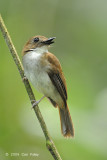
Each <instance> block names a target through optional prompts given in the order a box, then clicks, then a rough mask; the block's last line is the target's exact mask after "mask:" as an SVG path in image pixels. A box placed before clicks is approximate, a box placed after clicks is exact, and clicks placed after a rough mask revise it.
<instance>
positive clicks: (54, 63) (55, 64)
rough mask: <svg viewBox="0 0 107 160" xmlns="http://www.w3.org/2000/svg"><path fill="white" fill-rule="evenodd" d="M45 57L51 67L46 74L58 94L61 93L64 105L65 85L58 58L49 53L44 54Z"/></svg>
mask: <svg viewBox="0 0 107 160" xmlns="http://www.w3.org/2000/svg"><path fill="white" fill-rule="evenodd" d="M46 59H47V60H48V62H49V63H50V65H51V68H52V69H50V70H49V71H48V75H49V77H50V79H51V81H52V83H53V84H54V86H55V87H56V88H57V90H58V92H59V94H60V95H61V97H62V99H63V101H64V104H65V106H66V100H67V87H66V81H65V78H64V75H63V72H62V68H61V65H60V62H59V60H58V59H57V58H56V57H55V56H54V55H53V54H51V53H47V54H46Z"/></svg>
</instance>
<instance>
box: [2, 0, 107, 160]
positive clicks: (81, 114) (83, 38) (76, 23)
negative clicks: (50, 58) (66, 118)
mask: <svg viewBox="0 0 107 160" xmlns="http://www.w3.org/2000/svg"><path fill="white" fill-rule="evenodd" d="M0 12H1V14H2V17H3V19H4V22H5V24H6V26H7V28H8V31H9V33H10V35H11V38H12V40H13V43H14V45H15V47H16V49H17V51H18V54H19V56H20V58H21V51H22V48H23V46H24V44H25V42H26V41H27V40H28V39H29V38H30V37H32V36H34V35H44V36H46V37H52V36H55V37H57V38H56V40H55V41H56V43H55V44H53V47H52V48H51V49H50V51H51V52H52V53H54V54H55V55H56V56H57V57H58V59H59V60H60V62H61V64H62V68H63V71H64V74H65V77H66V82H67V88H68V105H69V108H70V112H71V116H72V119H73V123H74V127H75V138H74V139H65V138H64V137H63V136H62V135H61V133H60V122H59V113H58V110H57V109H55V108H54V107H53V106H52V105H51V104H50V103H49V102H48V100H47V99H44V100H43V101H42V102H41V103H40V105H39V107H40V110H41V112H42V114H43V117H44V120H45V121H46V124H47V127H48V130H49V133H50V135H51V136H52V138H53V140H54V142H55V145H56V147H57V149H58V151H59V153H60V155H61V157H62V159H63V160H85V159H87V160H90V159H91V160H106V159H107V116H106V115H107V1H106V0H90V1H89V0H66V1H64V0H23V1H22V0H0ZM32 88H33V86H32ZM33 90H34V93H35V96H36V98H37V99H40V98H41V96H42V95H41V94H40V93H38V92H37V91H36V90H35V89H34V88H33ZM6 153H8V154H9V156H6ZM12 153H18V154H20V155H19V156H15V155H13V154H12ZM23 153H27V154H30V153H36V154H38V155H37V156H36V157H35V156H30V155H28V156H27V155H26V156H23V155H24V154H23ZM11 159H12V160H19V159H23V160H24V159H26V160H29V159H30V160H34V159H37V160H51V159H53V158H52V157H51V155H50V153H49V152H48V150H47V149H46V146H45V138H44V135H43V133H42V130H41V127H40V125H39V122H38V120H37V118H36V116H35V113H34V111H33V110H31V104H30V101H29V98H28V95H27V93H26V91H25V87H24V85H23V83H22V80H21V78H20V75H19V73H18V71H17V68H16V66H15V64H14V61H13V59H12V57H11V55H10V53H9V50H8V48H7V46H6V44H5V41H4V39H3V37H2V34H1V32H0V160H11Z"/></svg>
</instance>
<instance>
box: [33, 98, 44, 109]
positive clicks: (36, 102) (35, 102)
mask: <svg viewBox="0 0 107 160" xmlns="http://www.w3.org/2000/svg"><path fill="white" fill-rule="evenodd" d="M43 98H45V96H43V97H42V98H41V99H40V100H38V101H36V100H31V102H33V103H32V108H34V107H35V106H37V105H38V104H39V103H40V102H41V100H42V99H43Z"/></svg>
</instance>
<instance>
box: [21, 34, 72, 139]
mask: <svg viewBox="0 0 107 160" xmlns="http://www.w3.org/2000/svg"><path fill="white" fill-rule="evenodd" d="M53 39H54V37H53V38H49V39H48V38H46V37H44V36H34V37H32V38H31V39H30V40H29V41H28V42H27V43H26V45H25V47H24V49H23V52H22V56H23V65H24V71H25V74H26V76H27V78H28V79H29V80H30V81H31V82H32V84H33V85H34V86H35V88H37V89H38V90H39V91H40V92H42V93H43V94H44V95H45V96H46V97H47V98H48V99H49V100H50V101H51V103H52V104H53V106H54V107H57V106H58V110H59V115H60V122H61V132H62V134H63V136H64V137H73V136H74V128H73V123H72V119H71V116H70V112H69V108H68V105H67V86H66V80H65V77H64V74H63V72H62V68H61V65H60V62H59V60H58V59H57V58H56V57H55V56H54V55H53V54H52V53H50V52H48V48H49V46H50V44H52V43H54V42H53Z"/></svg>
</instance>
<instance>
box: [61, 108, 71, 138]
mask: <svg viewBox="0 0 107 160" xmlns="http://www.w3.org/2000/svg"><path fill="white" fill-rule="evenodd" d="M58 108H59V115H60V122H61V132H62V134H63V136H64V137H74V128H73V123H72V119H71V116H70V112H69V108H68V106H66V108H65V107H64V108H63V109H62V108H60V107H58Z"/></svg>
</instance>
